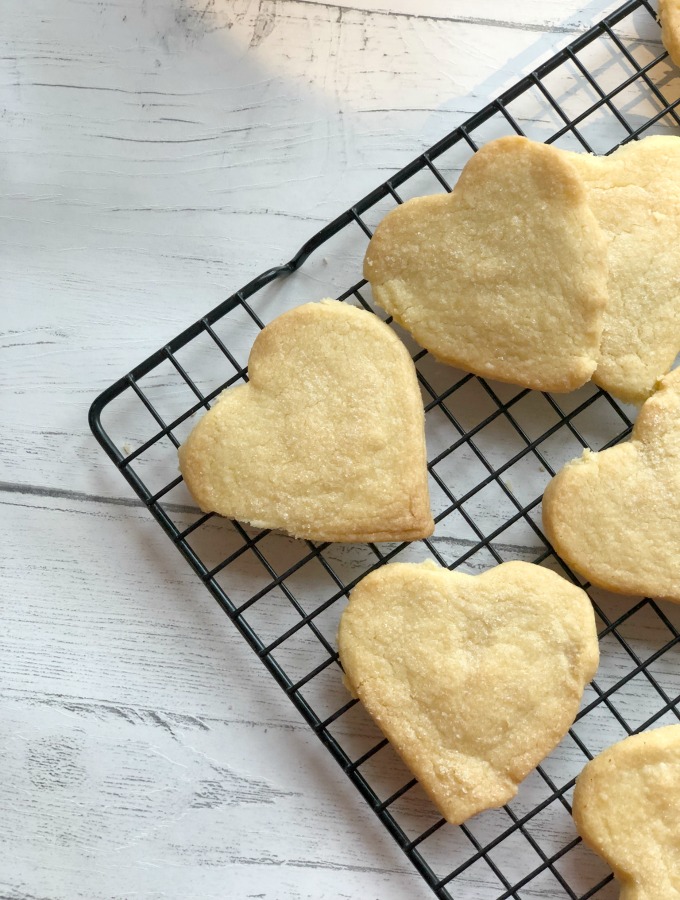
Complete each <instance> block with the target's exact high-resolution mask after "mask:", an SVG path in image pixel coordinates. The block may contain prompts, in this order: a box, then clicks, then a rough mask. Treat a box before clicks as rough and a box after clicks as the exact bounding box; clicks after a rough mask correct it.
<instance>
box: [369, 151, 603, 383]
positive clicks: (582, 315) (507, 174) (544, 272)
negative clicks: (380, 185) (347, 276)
mask: <svg viewBox="0 0 680 900" xmlns="http://www.w3.org/2000/svg"><path fill="white" fill-rule="evenodd" d="M364 277H365V278H367V279H368V281H370V283H371V287H372V289H373V295H374V297H375V299H376V301H377V302H378V303H379V304H380V305H381V306H382V307H383V308H384V309H385V310H387V312H389V313H390V314H391V315H393V316H394V318H395V319H396V320H397V321H398V322H399V323H400V324H401V325H403V326H404V328H406V329H407V330H408V331H410V332H411V333H412V334H413V336H414V337H415V339H416V340H417V341H418V342H419V343H420V344H421V345H422V346H423V347H426V348H427V349H428V350H430V351H431V352H432V353H433V354H434V356H436V357H437V358H438V359H440V360H442V361H443V362H446V363H450V364H451V365H455V366H459V367H461V368H463V369H466V370H468V371H470V372H475V373H476V374H478V375H483V376H485V377H489V378H496V379H499V380H501V381H509V382H512V383H513V384H520V385H524V386H526V387H530V388H536V389H537V390H549V391H570V390H573V389H574V388H577V387H579V386H580V385H582V384H584V383H585V382H586V381H588V379H589V378H590V377H591V375H592V374H593V372H594V371H595V367H596V365H597V359H598V356H599V346H600V338H601V336H602V312H603V308H604V305H605V303H606V299H607V293H606V282H607V262H606V246H605V241H604V237H603V235H602V233H601V231H600V228H599V226H598V224H597V221H596V219H595V216H594V215H593V213H592V211H591V209H590V206H589V205H588V202H587V197H586V191H585V188H584V186H583V183H582V181H581V179H580V178H579V177H578V175H577V174H576V172H575V171H574V168H573V166H572V165H571V163H570V162H569V161H568V160H567V159H566V158H565V157H564V156H563V155H562V153H561V151H559V150H556V149H555V148H554V147H549V146H547V145H545V144H540V143H534V142H532V141H529V140H527V139H526V138H520V137H508V138H500V139H499V140H496V141H492V142H491V143H489V144H487V145H486V146H484V147H482V149H481V150H479V151H478V153H476V154H475V156H473V157H472V159H470V160H469V162H468V163H467V165H466V166H465V168H464V170H463V172H462V174H461V176H460V179H459V180H458V183H457V184H456V187H455V190H454V191H453V193H452V194H448V195H446V194H444V195H436V196H432V197H417V198H415V199H413V200H409V201H407V202H406V203H404V204H403V205H402V206H400V207H397V208H396V209H394V210H392V212H390V213H389V214H388V215H387V216H386V217H385V219H383V221H382V222H381V223H380V224H379V226H378V228H377V229H376V232H375V234H374V235H373V238H372V240H371V242H370V244H369V247H368V250H367V253H366V258H365V260H364Z"/></svg>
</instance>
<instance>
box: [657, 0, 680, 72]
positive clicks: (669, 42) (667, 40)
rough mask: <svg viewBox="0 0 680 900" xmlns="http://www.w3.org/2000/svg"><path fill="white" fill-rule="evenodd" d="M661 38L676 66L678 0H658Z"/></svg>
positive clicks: (679, 50)
mask: <svg viewBox="0 0 680 900" xmlns="http://www.w3.org/2000/svg"><path fill="white" fill-rule="evenodd" d="M659 19H660V21H661V40H662V41H663V45H664V47H665V48H666V50H668V54H669V56H670V58H671V59H672V60H673V62H674V63H675V65H676V66H678V65H680V0H659Z"/></svg>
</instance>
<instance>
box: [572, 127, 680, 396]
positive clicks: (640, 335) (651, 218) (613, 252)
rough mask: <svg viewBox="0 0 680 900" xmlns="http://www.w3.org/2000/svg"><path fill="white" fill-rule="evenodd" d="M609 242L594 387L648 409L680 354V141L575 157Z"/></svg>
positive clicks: (660, 140) (663, 139)
mask: <svg viewBox="0 0 680 900" xmlns="http://www.w3.org/2000/svg"><path fill="white" fill-rule="evenodd" d="M563 152H564V156H565V158H566V159H568V160H570V161H571V163H572V164H573V166H574V168H575V169H576V171H577V172H578V174H579V175H580V176H581V178H582V179H583V182H584V184H585V187H586V192H587V195H588V201H589V203H590V206H591V208H592V210H593V212H594V213H595V217H596V218H597V220H598V222H599V224H600V227H601V229H602V231H603V233H604V235H605V238H606V240H607V257H608V265H609V281H608V293H609V302H608V303H607V308H606V310H605V313H604V331H603V333H602V344H601V346H600V359H599V361H598V364H597V370H596V371H595V374H594V376H593V381H595V382H596V383H597V384H599V385H600V386H601V387H603V388H605V389H606V390H608V391H610V392H611V393H612V394H614V395H615V396H617V397H620V398H621V399H622V400H625V401H626V402H629V403H642V402H643V401H644V400H646V399H647V397H649V396H650V394H651V393H652V391H653V390H654V385H655V384H656V382H657V381H658V379H659V378H660V377H661V376H662V375H664V374H665V373H666V372H668V370H669V369H670V367H671V366H672V365H673V360H674V359H675V357H676V355H677V353H678V351H680V253H679V252H678V239H679V238H680V137H677V136H670V135H667V136H654V137H648V138H645V139H644V140H642V141H635V142H633V143H630V144H628V145H626V146H625V147H622V148H621V149H620V150H617V151H616V153H613V154H612V155H611V156H590V155H588V154H586V153H567V152H566V151H563Z"/></svg>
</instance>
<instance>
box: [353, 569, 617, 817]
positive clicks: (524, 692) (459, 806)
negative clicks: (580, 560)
mask: <svg viewBox="0 0 680 900" xmlns="http://www.w3.org/2000/svg"><path fill="white" fill-rule="evenodd" d="M338 645H339V652H340V659H341V662H342V665H343V667H344V670H345V679H346V682H347V686H348V687H349V689H350V690H351V692H352V693H353V694H355V695H356V696H357V697H359V699H360V700H361V701H362V703H363V704H364V706H365V707H366V709H367V710H368V712H369V713H370V714H371V716H372V717H373V719H374V720H375V721H376V723H377V724H378V726H379V727H380V728H381V730H382V731H383V733H384V734H385V736H386V737H387V738H389V740H390V742H391V743H392V745H393V746H394V748H395V749H396V750H397V752H398V753H399V754H400V755H401V756H402V758H403V760H404V761H405V763H406V764H407V765H408V767H409V768H410V769H411V771H412V772H413V774H414V775H415V776H416V778H418V780H419V781H420V783H421V785H422V786H423V788H424V789H425V791H426V792H427V793H428V795H429V796H430V798H431V799H432V800H433V802H434V803H435V804H436V805H437V807H438V808H439V810H440V812H441V813H442V815H443V816H444V817H445V818H446V819H448V820H449V821H450V822H453V823H460V822H463V821H464V820H465V819H467V818H469V817H470V816H473V815H474V814H475V813H478V812H480V811H481V810H484V809H488V808H490V807H496V806H501V805H502V804H504V803H506V802H507V801H508V800H510V799H511V798H512V797H514V796H515V794H516V792H517V787H518V785H519V783H520V782H521V781H522V779H523V778H525V777H526V776H527V775H528V773H529V772H530V771H531V770H532V769H533V768H534V767H535V766H536V765H537V764H538V763H539V762H540V761H541V760H542V759H543V758H544V757H545V756H546V755H547V754H548V753H549V752H550V751H551V750H552V749H553V748H554V747H555V746H556V745H557V744H558V743H559V741H560V740H561V739H562V737H563V736H564V734H565V733H566V731H567V730H568V728H569V727H570V725H571V724H572V722H573V720H574V717H575V715H576V712H577V710H578V706H579V702H580V699H581V695H582V692H583V688H584V686H585V684H586V683H587V682H588V681H589V680H590V679H591V678H592V677H593V675H594V673H595V670H596V668H597V664H598V659H599V654H598V643H597V634H596V631H595V619H594V614H593V609H592V606H591V604H590V601H589V599H588V596H587V595H586V594H585V592H584V591H582V590H581V589H580V588H578V587H575V586H574V585H572V584H570V583H568V582H567V581H565V580H564V579H563V578H560V576H559V575H556V574H555V573H554V572H550V571H548V570H547V569H543V568H541V567H540V566H534V565H531V564H530V563H523V562H508V563H504V564H502V565H499V566H497V567H496V568H495V569H491V570H490V571H488V572H485V573H484V574H482V575H477V576H471V575H463V574H459V573H451V572H449V571H448V570H447V569H443V568H440V567H438V566H436V565H434V563H432V562H427V563H422V564H408V563H393V564H390V565H386V566H383V567H382V568H380V569H378V570H377V571H375V572H372V573H371V574H369V575H367V576H366V578H364V579H363V580H362V581H361V582H359V584H358V585H357V587H356V588H355V589H354V591H353V592H352V594H351V596H350V600H349V605H348V606H347V608H346V609H345V611H344V612H343V615H342V618H341V622H340V628H339V632H338Z"/></svg>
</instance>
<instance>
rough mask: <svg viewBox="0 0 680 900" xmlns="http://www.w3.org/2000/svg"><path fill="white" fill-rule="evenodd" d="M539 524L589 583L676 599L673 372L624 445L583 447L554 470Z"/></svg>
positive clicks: (677, 430) (678, 471)
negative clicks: (593, 449)
mask: <svg viewBox="0 0 680 900" xmlns="http://www.w3.org/2000/svg"><path fill="white" fill-rule="evenodd" d="M543 527H544V529H545V533H546V535H547V537H548V539H549V540H550V542H551V543H552V545H553V547H554V548H555V550H556V551H557V553H559V555H560V556H561V557H562V558H563V559H564V560H565V562H567V563H568V564H569V565H570V566H572V567H573V568H574V569H575V570H576V571H577V572H580V573H581V575H584V576H585V577H586V578H588V579H589V580H590V581H592V582H593V584H597V585H599V586H600V587H604V588H607V589H608V590H610V591H617V592H619V593H623V594H643V595H647V596H651V597H662V598H667V599H669V600H675V601H676V602H680V369H675V370H674V371H673V372H671V373H670V374H668V375H666V377H665V378H664V379H663V380H662V381H661V384H660V387H659V390H658V391H657V392H656V393H655V394H653V395H652V397H650V399H649V400H647V402H646V403H645V404H644V406H643V407H642V409H641V410H640V414H639V416H638V419H637V422H636V423H635V427H634V429H633V433H632V435H631V439H630V440H629V441H627V442H625V443H623V444H618V445H617V446H616V447H611V448H610V449H609V450H603V451H602V452H601V453H591V452H590V451H589V450H586V451H584V453H583V456H582V457H580V458H579V459H576V460H574V461H573V462H570V463H567V465H566V466H564V468H563V469H561V471H559V472H558V473H557V475H556V476H555V477H554V478H553V480H552V481H551V482H550V483H549V484H548V487H547V488H546V491H545V494H544V495H543Z"/></svg>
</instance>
